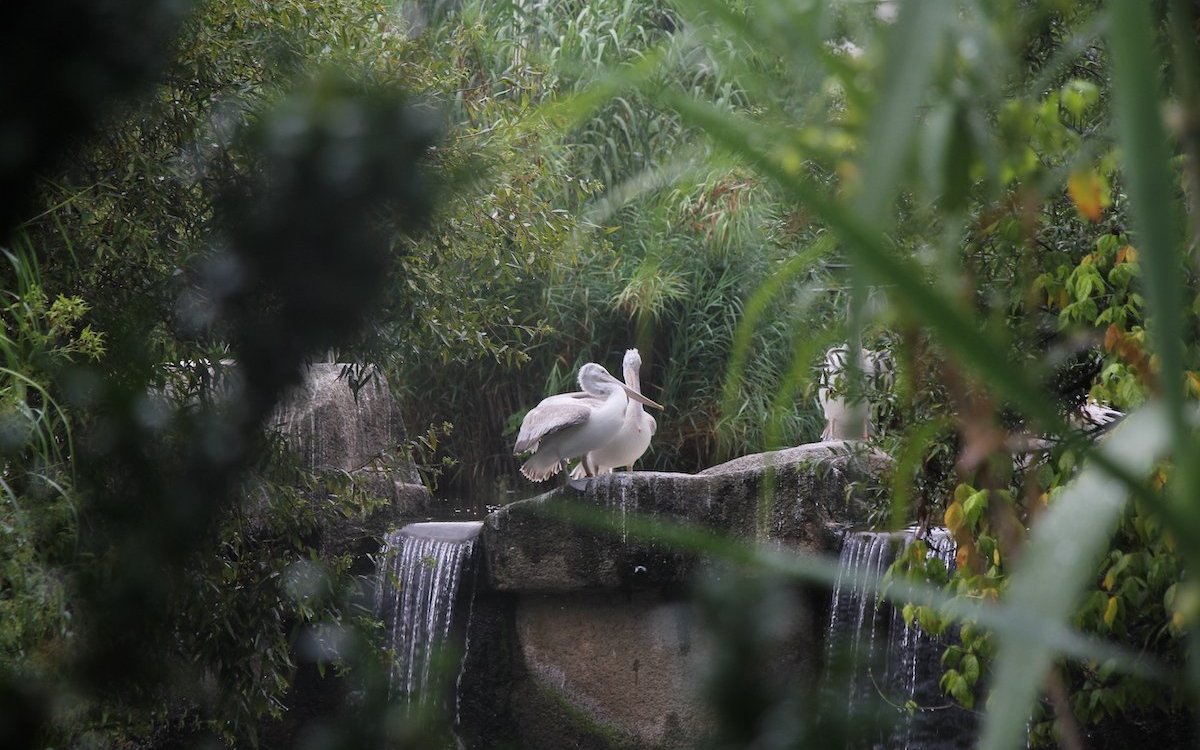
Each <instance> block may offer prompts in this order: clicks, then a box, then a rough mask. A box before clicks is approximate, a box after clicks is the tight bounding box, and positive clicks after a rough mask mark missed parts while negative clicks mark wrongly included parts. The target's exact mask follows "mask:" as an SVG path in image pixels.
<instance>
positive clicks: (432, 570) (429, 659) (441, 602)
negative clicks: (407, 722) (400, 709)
mask: <svg viewBox="0 0 1200 750" xmlns="http://www.w3.org/2000/svg"><path fill="white" fill-rule="evenodd" d="M482 526H483V524H482V523H481V522H479V521H466V522H454V523H450V522H446V523H413V524H409V525H407V526H405V527H404V528H402V529H400V530H399V531H393V532H391V533H390V534H388V535H387V537H386V538H385V540H384V547H383V550H382V551H381V562H380V567H379V573H380V575H379V580H378V584H377V588H376V597H375V601H376V607H377V608H378V614H379V617H380V618H381V619H382V620H383V623H384V627H385V629H386V632H387V634H388V635H387V647H388V648H389V649H390V650H391V652H392V654H393V657H392V667H391V675H390V684H391V692H392V696H393V700H398V701H407V702H408V703H409V704H410V705H413V704H415V705H418V706H424V705H426V704H428V703H429V702H430V700H432V699H433V698H432V697H431V696H434V695H436V694H437V693H438V692H439V690H438V689H437V688H436V685H437V682H436V678H437V676H438V675H436V674H434V672H435V671H436V667H435V666H434V656H435V653H436V652H437V651H438V649H439V648H440V647H441V646H442V645H443V644H445V643H446V642H447V640H448V639H449V638H450V635H451V630H452V625H453V624H454V623H453V619H454V615H455V608H456V607H455V604H456V602H457V601H458V593H459V588H460V581H461V580H462V579H463V577H464V575H465V573H466V572H467V571H468V566H469V564H470V562H471V559H472V557H471V556H472V552H473V550H474V547H475V540H476V538H477V537H478V536H479V531H480V529H481V528H482ZM468 618H469V613H468ZM464 651H465V644H464Z"/></svg>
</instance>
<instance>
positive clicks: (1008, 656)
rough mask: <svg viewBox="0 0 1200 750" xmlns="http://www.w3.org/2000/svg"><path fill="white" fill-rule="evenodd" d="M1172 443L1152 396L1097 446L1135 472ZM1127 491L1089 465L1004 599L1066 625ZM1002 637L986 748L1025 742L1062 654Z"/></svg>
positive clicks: (1015, 634) (1027, 637)
mask: <svg viewBox="0 0 1200 750" xmlns="http://www.w3.org/2000/svg"><path fill="white" fill-rule="evenodd" d="M1170 445H1171V429H1170V419H1168V417H1167V414H1166V410H1165V408H1164V405H1163V404H1161V403H1158V402H1152V403H1150V404H1148V405H1146V406H1145V407H1143V408H1142V409H1140V410H1139V411H1137V412H1136V413H1134V414H1131V415H1130V416H1129V417H1127V418H1126V419H1125V420H1124V421H1123V422H1122V423H1121V425H1120V426H1119V427H1117V428H1116V429H1115V430H1113V432H1112V434H1111V436H1110V437H1109V438H1108V439H1107V440H1106V441H1105V442H1104V443H1103V444H1102V445H1101V446H1100V448H1099V451H1098V452H1099V453H1100V454H1102V455H1104V456H1107V457H1108V458H1109V459H1110V460H1111V461H1113V462H1114V463H1117V464H1119V465H1120V466H1122V467H1124V469H1125V470H1126V471H1128V472H1129V473H1131V474H1134V475H1144V474H1146V473H1147V472H1149V471H1150V469H1151V467H1152V466H1153V465H1154V462H1155V461H1156V460H1158V458H1160V457H1161V456H1162V455H1163V454H1164V453H1165V452H1166V451H1167V450H1168V448H1169V447H1170ZM1128 497H1129V493H1128V490H1127V489H1126V488H1125V487H1122V486H1121V485H1119V484H1117V483H1115V482H1113V481H1111V479H1109V477H1108V476H1107V472H1106V471H1104V470H1103V469H1101V468H1099V467H1098V466H1096V465H1095V464H1094V463H1092V464H1087V465H1085V466H1084V468H1083V471H1082V472H1081V473H1080V475H1079V476H1078V477H1077V478H1076V479H1075V480H1074V481H1072V482H1071V484H1069V485H1068V486H1067V487H1066V488H1065V490H1064V492H1063V493H1062V495H1061V496H1060V497H1059V499H1058V500H1057V501H1056V502H1055V503H1054V504H1053V505H1051V506H1050V508H1049V509H1048V510H1046V511H1045V513H1044V514H1043V515H1042V516H1041V518H1040V520H1039V521H1038V523H1037V525H1036V526H1035V527H1034V529H1033V532H1032V533H1031V535H1030V539H1029V542H1028V544H1027V545H1026V547H1025V548H1024V551H1023V552H1022V555H1021V559H1020V563H1019V564H1018V566H1017V568H1016V569H1015V570H1014V571H1013V575H1012V579H1011V585H1010V587H1009V592H1008V596H1007V597H1006V598H1007V601H1006V605H1007V606H1008V607H1010V608H1011V609H1012V610H1015V611H1017V612H1020V613H1022V616H1023V617H1026V618H1029V619H1030V620H1031V621H1037V622H1041V623H1043V625H1044V626H1047V627H1054V626H1065V625H1066V623H1067V622H1068V620H1069V618H1070V616H1071V613H1072V612H1073V611H1074V609H1075V607H1076V606H1077V605H1078V603H1079V600H1080V597H1081V595H1082V593H1083V588H1084V585H1085V584H1086V582H1087V581H1088V580H1089V578H1091V577H1092V576H1094V575H1095V571H1096V567H1097V565H1098V564H1099V560H1100V557H1101V556H1102V554H1103V551H1104V549H1105V545H1106V544H1107V543H1108V539H1109V537H1110V536H1111V534H1112V532H1113V530H1114V528H1115V526H1116V523H1117V519H1118V517H1119V515H1120V513H1121V510H1122V509H1123V508H1124V507H1125V502H1126V500H1127V499H1128ZM996 637H997V639H998V646H997V653H996V660H995V663H996V675H995V679H994V681H993V684H992V688H991V695H990V698H989V700H988V713H987V716H986V717H985V719H984V724H983V735H982V738H981V741H980V745H979V747H980V748H981V750H1009V749H1010V748H1019V747H1024V745H1023V743H1024V739H1025V725H1026V722H1027V720H1028V719H1029V716H1030V714H1031V712H1032V711H1033V706H1034V703H1035V702H1036V701H1037V697H1038V689H1039V687H1040V686H1041V684H1042V680H1043V678H1044V677H1045V675H1046V670H1047V669H1049V668H1050V666H1051V664H1052V662H1053V660H1054V656H1055V652H1056V649H1055V648H1054V647H1053V646H1051V645H1049V644H1047V643H1045V642H1044V641H1042V640H1041V638H1040V637H1039V636H1036V635H1034V634H1033V633H1032V632H1022V631H1021V630H1020V629H1019V628H1006V629H1005V631H1004V632H1000V631H997V634H996Z"/></svg>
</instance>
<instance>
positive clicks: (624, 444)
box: [571, 349, 658, 479]
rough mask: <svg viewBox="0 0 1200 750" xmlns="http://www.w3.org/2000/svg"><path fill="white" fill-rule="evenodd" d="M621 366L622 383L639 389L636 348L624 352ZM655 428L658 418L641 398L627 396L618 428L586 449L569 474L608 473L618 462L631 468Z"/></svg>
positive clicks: (578, 475) (580, 476)
mask: <svg viewBox="0 0 1200 750" xmlns="http://www.w3.org/2000/svg"><path fill="white" fill-rule="evenodd" d="M621 369H622V374H623V375H624V376H625V385H626V386H628V387H629V389H630V390H633V391H637V392H638V393H641V392H642V381H641V377H640V374H639V373H640V371H641V369H642V356H641V354H639V353H638V350H637V349H629V350H627V351H626V352H625V359H624V360H623V361H622V362H621ZM657 429H658V422H656V421H655V420H654V417H652V416H651V415H650V413H649V412H647V411H646V409H645V407H644V406H642V405H641V403H640V402H638V401H635V400H633V399H629V402H628V403H627V404H626V405H625V420H624V421H623V422H622V423H621V429H620V431H618V432H617V434H616V436H615V437H613V439H612V440H609V441H608V443H606V444H605V445H604V446H602V447H600V448H597V449H595V450H593V451H588V454H587V455H586V456H584V460H583V461H580V462H579V465H578V466H576V467H575V469H574V470H573V471H571V478H572V479H582V478H583V477H585V476H587V469H588V468H591V469H592V473H593V474H595V475H597V476H598V475H600V474H607V473H609V472H610V471H612V470H613V469H615V468H617V467H618V466H628V467H629V469H630V471H632V470H633V462H634V461H637V460H638V459H639V458H641V457H642V454H643V453H645V452H646V449H647V448H649V447H650V438H651V436H652V435H654V432H655V431H656V430H657ZM585 463H586V465H585Z"/></svg>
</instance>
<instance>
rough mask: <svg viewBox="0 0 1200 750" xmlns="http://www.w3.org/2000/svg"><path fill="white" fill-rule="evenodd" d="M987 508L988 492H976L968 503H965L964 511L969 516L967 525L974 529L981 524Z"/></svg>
mask: <svg viewBox="0 0 1200 750" xmlns="http://www.w3.org/2000/svg"><path fill="white" fill-rule="evenodd" d="M987 506H988V492H987V490H980V491H979V492H976V493H974V494H972V495H971V496H970V497H968V498H967V501H966V502H965V503H963V510H964V511H965V512H966V514H967V525H968V526H970V527H971V528H974V527H975V525H976V524H978V523H979V518H980V516H982V515H983V512H984V511H986V510H987Z"/></svg>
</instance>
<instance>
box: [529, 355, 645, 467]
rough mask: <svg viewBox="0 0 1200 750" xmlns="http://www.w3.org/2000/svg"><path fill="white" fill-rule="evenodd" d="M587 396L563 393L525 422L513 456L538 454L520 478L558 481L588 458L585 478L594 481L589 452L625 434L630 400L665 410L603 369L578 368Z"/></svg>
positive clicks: (544, 402)
mask: <svg viewBox="0 0 1200 750" xmlns="http://www.w3.org/2000/svg"><path fill="white" fill-rule="evenodd" d="M579 387H580V388H582V389H583V392H582V393H578V392H577V393H562V394H559V395H557V396H550V397H549V398H545V399H542V402H541V403H540V404H538V405H537V406H535V407H533V408H532V409H530V410H529V413H528V414H526V415H525V419H524V420H523V421H522V422H521V431H520V433H518V434H517V443H516V445H515V446H513V453H514V454H519V453H526V452H529V451H532V452H533V455H532V456H530V457H529V460H527V461H526V462H525V463H524V464H523V465H522V466H521V473H522V474H524V475H525V476H526V477H527V478H529V479H531V480H532V481H534V482H542V481H545V480H546V479H549V478H550V477H552V476H554V475H555V474H557V473H558V472H559V470H560V469H562V467H563V465H564V463H565V462H566V461H568V460H570V459H572V458H575V457H577V456H584V457H585V458H584V473H585V474H586V475H587V476H589V477H590V476H594V472H593V471H592V470H591V467H590V465H589V464H588V463H587V458H586V456H587V453H588V452H589V451H593V450H596V449H597V448H601V447H603V446H604V445H606V444H607V443H608V442H609V441H610V440H612V439H613V437H615V436H616V434H617V433H618V432H619V431H620V430H621V425H622V424H623V423H624V421H625V407H626V406H627V405H628V403H629V399H634V400H636V401H640V402H641V403H643V404H646V405H647V406H653V407H654V408H656V409H661V408H663V407H662V406H661V405H659V404H657V403H655V402H653V401H651V400H650V399H648V398H646V397H645V396H643V395H642V394H641V393H638V392H637V391H635V390H632V389H631V388H629V387H627V386H626V385H625V384H624V383H622V382H621V381H619V380H617V379H616V378H614V377H613V376H612V375H610V374H609V373H608V370H605V369H604V368H603V367H601V366H600V365H598V364H596V363H595V362H588V363H587V364H586V365H584V366H583V367H581V368H579Z"/></svg>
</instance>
